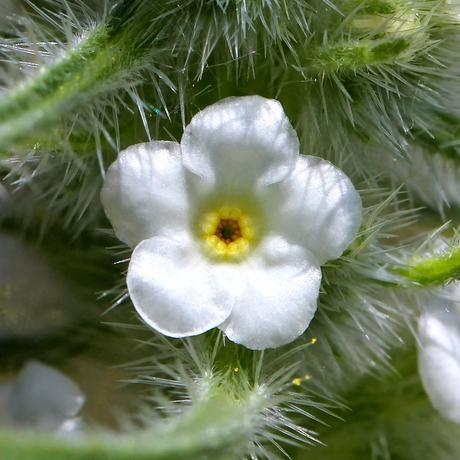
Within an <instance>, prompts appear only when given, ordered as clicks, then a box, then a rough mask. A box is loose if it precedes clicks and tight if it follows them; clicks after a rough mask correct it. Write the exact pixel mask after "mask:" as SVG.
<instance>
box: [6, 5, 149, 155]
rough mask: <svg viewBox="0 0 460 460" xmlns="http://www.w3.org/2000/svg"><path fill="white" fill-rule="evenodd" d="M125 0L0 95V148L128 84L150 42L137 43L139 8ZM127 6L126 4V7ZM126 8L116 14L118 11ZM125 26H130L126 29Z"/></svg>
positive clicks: (12, 144)
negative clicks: (134, 20) (134, 19)
mask: <svg viewBox="0 0 460 460" xmlns="http://www.w3.org/2000/svg"><path fill="white" fill-rule="evenodd" d="M127 3H129V2H126V1H124V2H121V3H120V6H119V7H118V9H116V10H115V12H114V13H113V14H112V16H111V17H110V18H108V20H107V21H106V22H104V23H102V24H100V25H98V26H97V27H96V28H95V29H93V30H91V31H89V32H88V33H87V35H86V37H85V38H83V39H82V40H81V41H80V42H79V43H78V44H77V45H75V46H74V47H72V48H70V49H68V50H67V52H66V53H65V55H64V56H63V57H61V58H60V59H58V60H56V62H54V63H53V64H51V65H49V66H47V67H43V69H42V71H41V72H40V73H38V74H37V75H36V76H35V77H34V78H32V79H31V80H30V81H28V82H26V83H23V84H21V85H19V86H18V87H16V88H13V89H12V90H10V92H8V93H7V94H6V95H5V96H4V97H3V98H2V99H0V152H2V155H3V156H4V155H5V153H4V151H7V150H8V149H9V148H11V147H12V146H14V145H15V143H16V142H19V141H22V142H23V141H24V138H28V137H29V136H30V135H31V134H33V135H36V130H37V129H43V128H49V127H53V126H54V125H53V123H55V122H57V121H59V120H60V119H62V118H63V117H65V116H66V115H68V114H69V113H71V112H72V111H73V110H75V109H76V108H78V107H82V106H85V104H88V103H89V101H90V100H92V99H93V98H94V97H95V96H98V95H100V94H102V93H104V92H105V91H108V90H113V89H114V88H115V87H117V86H120V85H124V84H126V81H127V79H129V77H130V76H132V75H134V74H135V73H136V72H138V71H139V70H140V69H141V68H143V66H144V65H145V63H146V57H147V55H148V51H149V50H150V49H151V47H146V46H142V45H141V44H139V43H137V42H136V40H135V39H134V37H132V35H135V32H136V31H134V30H131V29H130V21H129V20H128V19H129V17H128V18H127V17H125V16H127V15H129V14H132V13H133V12H134V11H135V9H134V8H128V7H127V6H126V5H125V4H127ZM122 7H124V8H122ZM119 13H122V17H121V18H118V17H117V16H116V14H119ZM124 28H126V30H125V29H124Z"/></svg>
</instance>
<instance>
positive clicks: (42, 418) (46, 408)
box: [4, 361, 85, 430]
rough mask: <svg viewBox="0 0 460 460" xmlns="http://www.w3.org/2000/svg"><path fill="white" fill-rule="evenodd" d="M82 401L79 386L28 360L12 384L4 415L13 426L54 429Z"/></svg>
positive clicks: (54, 370) (40, 364)
mask: <svg viewBox="0 0 460 460" xmlns="http://www.w3.org/2000/svg"><path fill="white" fill-rule="evenodd" d="M84 401H85V397H84V395H83V393H82V392H81V391H80V389H79V388H78V386H77V385H76V384H75V383H74V382H73V381H72V380H70V379H69V378H68V377H66V376H65V375H64V374H62V373H61V372H59V371H58V370H56V369H53V368H52V367H49V366H46V365H44V364H42V363H40V362H37V361H29V362H28V363H27V364H26V365H25V367H24V368H23V369H22V370H21V372H20V374H19V376H18V378H17V379H16V381H15V382H14V383H12V386H11V391H10V393H9V399H8V402H7V404H6V411H5V413H6V416H7V422H10V423H12V424H15V425H17V424H19V425H24V426H30V427H33V428H35V429H39V430H55V429H58V428H59V426H61V424H62V423H63V422H64V421H65V420H67V419H69V418H72V417H74V416H75V415H76V414H77V413H78V412H79V410H80V409H81V407H82V406H83V404H84ZM4 415H5V414H4Z"/></svg>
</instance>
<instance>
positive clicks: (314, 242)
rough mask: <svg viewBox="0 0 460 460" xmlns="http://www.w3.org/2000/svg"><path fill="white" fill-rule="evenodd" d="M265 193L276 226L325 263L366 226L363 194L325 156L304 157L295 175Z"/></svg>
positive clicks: (269, 213) (320, 261) (271, 217)
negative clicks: (322, 157)
mask: <svg viewBox="0 0 460 460" xmlns="http://www.w3.org/2000/svg"><path fill="white" fill-rule="evenodd" d="M262 192H263V193H264V195H265V196H262V197H261V198H262V200H263V201H264V202H265V203H267V204H266V206H267V211H266V215H267V217H268V218H269V219H270V220H271V222H270V225H271V227H272V228H273V229H275V231H277V232H278V233H280V234H282V235H283V236H285V237H286V238H287V239H288V240H289V241H293V242H295V243H297V244H300V245H302V246H305V247H307V248H308V249H309V250H310V251H311V252H312V253H313V254H314V255H315V256H316V258H317V259H318V261H319V263H320V264H321V265H322V264H323V263H324V262H326V261H328V260H331V259H335V258H337V257H339V256H340V255H341V254H342V253H343V251H344V250H345V249H346V248H347V247H348V245H349V244H350V243H351V242H352V241H353V239H354V238H355V237H356V233H357V231H358V229H359V226H360V225H361V220H362V204H361V198H360V197H359V194H358V192H357V191H356V189H355V188H354V186H353V184H352V183H351V181H350V179H348V177H347V176H346V175H345V174H344V173H343V172H342V171H340V170H339V169H338V168H336V167H335V166H334V165H332V164H331V163H329V162H328V161H326V160H322V159H321V158H318V157H312V156H303V155H301V156H300V157H299V159H298V160H297V165H296V167H295V169H294V171H293V172H292V174H291V175H289V176H288V177H287V178H286V179H285V180H284V181H283V182H281V183H279V184H277V185H276V186H274V187H270V190H267V189H265V190H262Z"/></svg>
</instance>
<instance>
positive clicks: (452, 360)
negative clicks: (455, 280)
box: [418, 285, 460, 423]
mask: <svg viewBox="0 0 460 460" xmlns="http://www.w3.org/2000/svg"><path fill="white" fill-rule="evenodd" d="M459 288H460V286H458V285H457V286H455V285H453V286H452V287H451V288H449V290H448V291H447V292H446V294H448V296H449V297H452V295H454V296H455V297H456V298H457V300H456V301H454V300H453V299H452V298H448V297H446V298H441V297H437V298H436V297H433V298H432V299H430V302H429V305H427V311H426V312H425V313H424V314H423V315H422V316H421V317H420V320H419V341H420V346H419V360H418V361H419V372H420V376H421V379H422V382H423V386H424V387H425V390H426V392H427V394H428V396H429V397H430V400H431V402H432V404H433V406H434V407H435V408H436V409H437V410H438V411H439V412H440V413H441V414H442V415H444V417H446V418H448V419H449V420H451V421H453V422H456V423H460V303H459V300H460V296H459V294H460V291H459ZM455 291H456V292H455Z"/></svg>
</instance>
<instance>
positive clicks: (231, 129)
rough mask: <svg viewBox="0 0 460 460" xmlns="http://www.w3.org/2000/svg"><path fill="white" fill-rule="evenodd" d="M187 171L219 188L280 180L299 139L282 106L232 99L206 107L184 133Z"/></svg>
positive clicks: (253, 99)
mask: <svg viewBox="0 0 460 460" xmlns="http://www.w3.org/2000/svg"><path fill="white" fill-rule="evenodd" d="M181 148H182V153H183V161H184V164H185V166H186V167H187V168H188V169H190V170H191V171H193V172H194V173H196V174H198V175H199V176H201V177H202V178H205V179H207V180H209V181H211V182H213V183H216V184H218V185H219V187H227V188H230V189H232V188H236V189H238V190H241V188H242V187H252V186H253V185H254V184H256V183H257V184H261V185H267V184H272V183H275V182H278V181H280V180H282V179H283V178H284V177H286V175H287V174H288V173H289V172H290V171H291V170H292V168H293V167H294V165H295V161H296V158H297V155H298V153H299V141H298V138H297V134H296V132H295V131H294V129H293V128H292V126H291V124H290V122H289V120H288V119H287V117H286V115H285V114H284V111H283V108H282V107H281V104H280V103H279V102H278V101H275V100H272V99H265V98H263V97H260V96H246V97H232V98H227V99H223V100H222V101H220V102H218V103H216V104H213V105H211V106H209V107H206V108H205V109H204V110H203V111H201V112H199V113H198V114H197V115H195V116H194V117H193V118H192V120H191V122H190V124H189V125H188V126H187V127H186V128H185V131H184V135H183V137H182V141H181Z"/></svg>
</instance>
